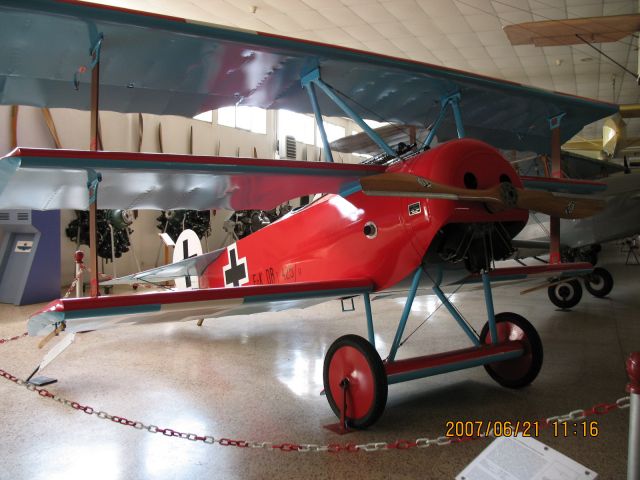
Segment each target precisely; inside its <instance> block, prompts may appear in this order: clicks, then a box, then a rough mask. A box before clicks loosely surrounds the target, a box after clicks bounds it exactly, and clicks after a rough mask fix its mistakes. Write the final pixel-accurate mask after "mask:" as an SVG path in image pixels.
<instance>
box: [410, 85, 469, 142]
mask: <svg viewBox="0 0 640 480" xmlns="http://www.w3.org/2000/svg"><path fill="white" fill-rule="evenodd" d="M460 98H461V97H460V93H459V92H457V93H454V94H452V95H449V96H448V97H442V98H441V99H440V113H439V114H438V118H437V119H436V121H435V123H434V124H433V127H432V128H431V130H429V134H428V135H427V138H425V139H424V142H422V145H421V146H420V148H421V149H425V148H427V147H428V146H430V145H431V142H432V141H433V138H434V137H435V135H436V132H437V131H438V128H439V127H440V124H441V123H442V120H443V119H444V116H445V114H446V113H447V107H448V106H449V105H451V110H452V111H453V118H454V120H455V122H456V130H457V132H458V138H464V137H465V131H464V125H463V124H462V112H461V110H460Z"/></svg>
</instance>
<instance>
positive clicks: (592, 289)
mask: <svg viewBox="0 0 640 480" xmlns="http://www.w3.org/2000/svg"><path fill="white" fill-rule="evenodd" d="M584 288H586V289H587V292H589V293H590V294H591V295H593V296H594V297H606V296H607V295H609V293H610V292H611V289H612V288H613V277H612V276H611V274H610V273H609V271H608V270H605V269H604V268H600V267H598V268H594V269H593V272H591V273H590V274H589V275H587V276H585V277H584Z"/></svg>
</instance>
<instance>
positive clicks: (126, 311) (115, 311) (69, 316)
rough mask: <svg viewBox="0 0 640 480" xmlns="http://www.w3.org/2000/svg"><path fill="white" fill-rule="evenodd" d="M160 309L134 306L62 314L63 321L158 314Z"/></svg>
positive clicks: (156, 305)
mask: <svg viewBox="0 0 640 480" xmlns="http://www.w3.org/2000/svg"><path fill="white" fill-rule="evenodd" d="M161 309H162V305H160V304H152V305H135V306H130V307H111V308H91V309H86V310H72V311H69V312H64V319H65V320H75V319H77V318H95V317H111V316H114V315H134V314H136V313H152V312H159V311H160V310H161Z"/></svg>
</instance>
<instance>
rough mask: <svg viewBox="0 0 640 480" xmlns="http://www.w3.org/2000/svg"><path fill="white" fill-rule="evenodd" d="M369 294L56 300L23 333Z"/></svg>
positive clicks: (290, 287)
mask: <svg viewBox="0 0 640 480" xmlns="http://www.w3.org/2000/svg"><path fill="white" fill-rule="evenodd" d="M372 290H373V284H372V282H371V281H370V280H368V279H360V280H339V281H332V282H313V283H311V282H310V283H295V284H284V285H260V286H250V287H239V288H205V289H199V290H186V291H180V292H159V293H140V294H135V295H116V296H105V297H86V298H62V299H60V300H54V301H53V302H51V303H49V304H48V305H47V306H46V307H45V308H43V309H42V310H41V311H39V312H38V313H36V314H35V315H33V316H32V317H31V318H30V319H29V322H28V330H29V335H47V334H48V333H50V332H52V331H53V329H54V328H55V327H56V326H59V325H60V324H62V323H64V324H65V331H66V332H68V333H73V332H82V331H88V330H96V329H101V328H108V327H114V326H117V325H135V324H145V323H158V322H174V321H186V320H196V319H200V318H214V317H220V316H223V315H224V316H227V315H249V314H252V313H258V312H278V311H280V310H285V309H289V308H303V307H308V306H311V305H314V304H316V303H321V302H324V301H326V300H327V299H331V298H341V297H346V296H350V295H359V294H362V293H365V292H370V291H372Z"/></svg>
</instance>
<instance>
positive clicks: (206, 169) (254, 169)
mask: <svg viewBox="0 0 640 480" xmlns="http://www.w3.org/2000/svg"><path fill="white" fill-rule="evenodd" d="M8 158H12V159H18V160H19V161H21V166H22V168H68V169H73V170H84V169H89V168H93V169H102V170H142V171H149V170H168V171H178V172H179V171H189V172H196V173H197V172H203V173H211V172H220V173H223V174H225V173H226V174H235V173H271V174H278V175H284V174H288V175H306V176H320V177H322V176H330V177H353V176H358V177H360V176H365V175H373V174H375V173H380V172H377V171H367V170H357V169H354V170H338V169H335V170H334V169H326V168H309V167H306V168H304V167H301V168H296V167H281V166H276V165H242V164H241V163H225V164H198V163H183V162H180V163H171V162H149V161H145V160H116V159H115V157H114V158H112V159H93V158H61V157H47V156H43V157H32V156H24V157H22V156H18V157H5V158H4V159H3V161H2V162H0V164H2V163H3V162H4V161H5V160H7V159H8Z"/></svg>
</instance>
